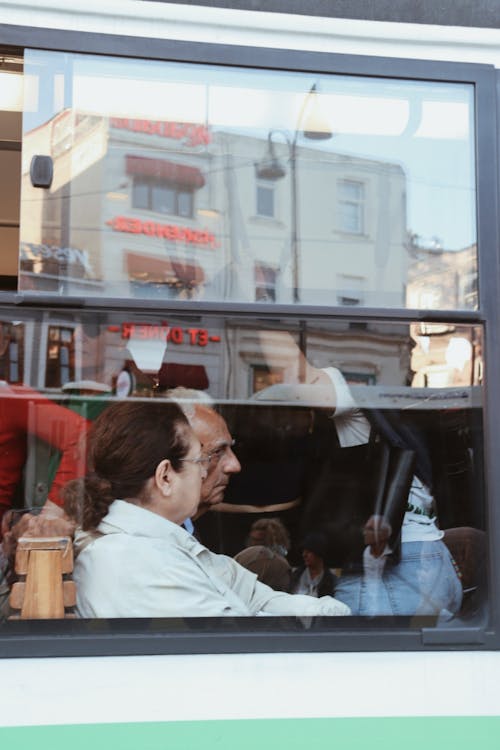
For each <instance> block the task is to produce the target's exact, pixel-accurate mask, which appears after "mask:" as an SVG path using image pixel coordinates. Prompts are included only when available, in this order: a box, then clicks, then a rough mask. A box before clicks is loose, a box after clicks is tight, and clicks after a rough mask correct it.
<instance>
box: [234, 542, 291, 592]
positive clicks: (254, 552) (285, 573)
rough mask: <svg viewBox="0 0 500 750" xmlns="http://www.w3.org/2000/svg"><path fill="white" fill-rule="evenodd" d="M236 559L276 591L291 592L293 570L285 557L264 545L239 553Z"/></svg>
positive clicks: (254, 546) (248, 548) (257, 545)
mask: <svg viewBox="0 0 500 750" xmlns="http://www.w3.org/2000/svg"><path fill="white" fill-rule="evenodd" d="M234 559H235V560H236V562H237V563H239V564H240V565H243V567H244V568H246V569H247V570H251V571H252V573H255V574H256V575H257V579H258V580H259V581H261V582H262V583H265V584H267V585H268V586H270V587H271V588H272V589H274V590H275V591H290V575H291V572H292V569H291V568H290V566H289V564H288V563H287V561H286V560H285V558H284V557H283V555H280V554H279V553H277V552H273V550H272V549H270V548H269V547H266V546H264V545H263V544H256V545H253V546H252V547H247V548H246V549H243V550H241V552H238V554H237V555H236V556H235V558H234Z"/></svg>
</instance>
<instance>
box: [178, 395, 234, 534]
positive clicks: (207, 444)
mask: <svg viewBox="0 0 500 750" xmlns="http://www.w3.org/2000/svg"><path fill="white" fill-rule="evenodd" d="M166 395H167V397H168V398H171V399H172V400H174V401H176V402H177V403H178V404H179V406H180V408H181V409H182V411H183V412H184V414H185V415H186V417H187V419H188V421H189V424H190V425H191V427H192V428H193V431H194V433H195V435H196V437H197V438H198V440H199V441H200V443H201V445H202V449H203V455H204V456H206V457H207V458H210V460H209V461H207V465H206V470H207V475H206V477H205V479H204V480H203V482H202V485H201V502H200V505H199V508H198V512H197V514H196V516H195V520H196V518H199V517H200V516H201V515H202V514H203V513H205V512H206V511H207V510H209V509H210V507H212V506H214V505H217V504H218V503H221V502H222V501H223V500H224V492H225V491H226V488H227V485H228V484H229V480H230V479H231V475H232V474H237V473H238V472H239V471H241V465H240V462H239V461H238V459H237V458H236V456H235V454H234V452H233V446H234V441H233V438H232V437H231V434H230V432H229V429H228V426H227V424H226V422H225V420H224V419H223V418H222V417H221V415H220V414H217V412H216V411H215V410H214V409H213V402H212V400H211V398H210V397H209V396H208V395H207V394H206V393H204V392H203V391H196V390H194V389H191V388H182V387H178V388H173V389H172V390H170V391H168V392H167V394H166ZM188 526H189V524H188Z"/></svg>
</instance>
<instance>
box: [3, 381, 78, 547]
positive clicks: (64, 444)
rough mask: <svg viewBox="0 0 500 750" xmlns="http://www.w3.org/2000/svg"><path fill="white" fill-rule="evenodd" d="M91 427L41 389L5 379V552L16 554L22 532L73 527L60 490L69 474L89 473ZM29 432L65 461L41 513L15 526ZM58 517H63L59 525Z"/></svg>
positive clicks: (43, 531) (60, 531)
mask: <svg viewBox="0 0 500 750" xmlns="http://www.w3.org/2000/svg"><path fill="white" fill-rule="evenodd" d="M87 427H88V421H87V420H86V419H84V418H83V417H81V416H80V415H79V414H76V413H75V412H73V411H71V410H70V409H66V408H65V407H63V406H59V405H58V404H56V403H54V402H53V401H51V400H50V399H48V398H46V397H45V396H42V395H41V394H40V393H38V392H37V391H35V390H33V389H31V388H28V387H27V386H24V385H22V386H18V385H15V386H14V385H9V384H7V383H6V382H5V381H3V382H0V520H1V521H2V523H1V526H0V528H1V537H0V538H3V547H4V554H11V553H12V551H13V547H14V546H15V541H16V540H17V538H19V536H20V535H21V534H31V535H32V534H36V535H44V533H46V531H47V529H50V531H51V533H68V532H69V528H67V527H66V525H65V524H66V523H67V522H66V521H65V518H64V511H63V510H62V507H61V506H62V502H63V501H62V497H61V490H62V488H63V487H64V485H65V484H66V483H67V482H68V481H69V480H70V479H75V478H76V477H79V476H83V475H84V474H85V470H86V457H85V445H84V443H85V441H84V436H85V434H86V432H87ZM30 435H32V436H34V437H36V438H40V439H41V440H43V441H44V442H46V443H48V444H49V445H50V446H52V447H53V448H54V450H55V451H58V452H60V453H61V460H60V462H59V466H58V469H57V472H56V475H55V477H54V480H53V482H52V484H51V487H50V490H49V493H48V497H47V501H46V503H45V506H44V508H43V510H42V513H41V515H40V517H35V516H32V515H30V514H27V515H26V516H23V518H22V519H21V520H20V521H19V522H18V523H17V524H16V525H15V526H14V527H13V514H12V513H10V512H9V511H11V509H12V505H13V500H14V497H15V493H16V490H17V488H18V486H19V484H20V483H21V480H22V472H23V467H24V464H25V462H26V458H27V453H28V439H29V436H30ZM55 519H59V522H58V523H57V524H55V525H54V523H53V521H54V520H55ZM49 522H50V526H48V523H49ZM61 522H62V523H61ZM63 529H64V530H63Z"/></svg>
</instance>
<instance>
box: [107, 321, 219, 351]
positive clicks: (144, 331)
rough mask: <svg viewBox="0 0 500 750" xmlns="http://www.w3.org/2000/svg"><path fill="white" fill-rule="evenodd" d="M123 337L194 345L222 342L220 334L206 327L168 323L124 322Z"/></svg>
mask: <svg viewBox="0 0 500 750" xmlns="http://www.w3.org/2000/svg"><path fill="white" fill-rule="evenodd" d="M121 334H122V339H130V338H135V339H147V340H152V341H169V342H171V343H172V344H183V343H188V344H191V345H192V346H195V345H197V346H206V345H207V344H208V343H209V342H213V343H218V342H220V336H212V335H210V334H209V332H208V330H207V329H206V328H185V329H184V328H181V327H180V326H172V327H170V326H169V325H168V324H167V323H161V324H157V323H122V327H121Z"/></svg>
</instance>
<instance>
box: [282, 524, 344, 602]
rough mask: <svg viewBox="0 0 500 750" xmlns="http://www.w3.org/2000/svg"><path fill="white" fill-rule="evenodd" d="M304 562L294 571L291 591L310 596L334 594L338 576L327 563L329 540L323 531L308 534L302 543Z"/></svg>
mask: <svg viewBox="0 0 500 750" xmlns="http://www.w3.org/2000/svg"><path fill="white" fill-rule="evenodd" d="M301 546H302V559H303V560H304V564H303V565H300V566H299V567H298V568H296V569H295V570H294V571H293V572H292V577H291V583H290V591H291V592H292V593H293V594H307V595H308V596H333V595H334V592H335V583H336V580H337V577H336V576H335V575H334V573H332V571H331V570H330V568H328V567H327V566H326V565H325V556H326V548H327V540H326V537H325V535H324V534H322V533H321V532H311V533H310V534H307V536H306V537H305V539H304V541H303V543H302V545H301Z"/></svg>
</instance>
